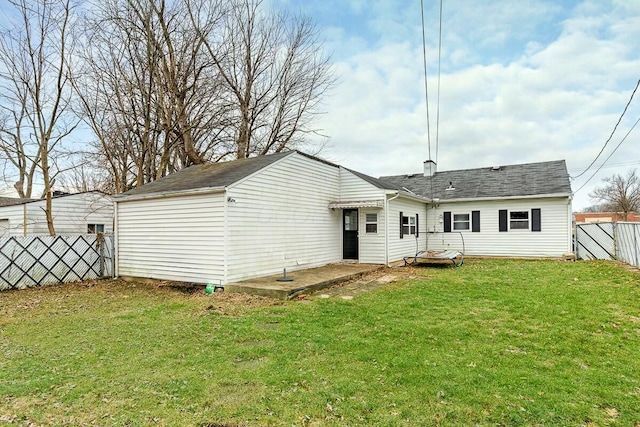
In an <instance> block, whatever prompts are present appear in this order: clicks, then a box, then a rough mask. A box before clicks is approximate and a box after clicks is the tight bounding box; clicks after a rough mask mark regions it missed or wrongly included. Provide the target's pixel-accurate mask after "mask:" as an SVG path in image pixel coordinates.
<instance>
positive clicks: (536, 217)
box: [531, 209, 542, 231]
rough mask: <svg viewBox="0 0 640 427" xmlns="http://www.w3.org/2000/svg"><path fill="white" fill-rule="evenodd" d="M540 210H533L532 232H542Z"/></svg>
mask: <svg viewBox="0 0 640 427" xmlns="http://www.w3.org/2000/svg"><path fill="white" fill-rule="evenodd" d="M540 220H541V218H540V209H531V231H542V224H541V221H540Z"/></svg>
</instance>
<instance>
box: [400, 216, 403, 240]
mask: <svg viewBox="0 0 640 427" xmlns="http://www.w3.org/2000/svg"><path fill="white" fill-rule="evenodd" d="M400 238H401V239H402V238H403V234H402V212H400Z"/></svg>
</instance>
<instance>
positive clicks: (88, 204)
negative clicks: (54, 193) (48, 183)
mask: <svg viewBox="0 0 640 427" xmlns="http://www.w3.org/2000/svg"><path fill="white" fill-rule="evenodd" d="M45 205H46V202H45V201H44V200H38V201H35V202H29V203H25V204H22V205H13V206H2V207H0V218H2V219H6V220H7V222H8V229H7V230H5V233H4V236H5V237H7V236H22V235H23V234H24V223H25V216H26V223H27V234H28V235H32V234H47V235H48V234H49V228H48V227H47V218H46V215H45V211H44V209H45ZM51 205H52V207H53V226H54V228H55V231H56V234H85V233H86V232H87V225H88V224H104V231H105V232H106V233H110V232H112V231H113V203H112V202H111V199H110V198H109V197H107V196H104V195H102V194H100V193H94V192H89V193H79V194H72V195H68V196H60V197H54V198H53V199H52V201H51ZM25 210H26V212H25ZM25 213H26V215H25Z"/></svg>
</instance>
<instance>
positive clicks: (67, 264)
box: [0, 234, 113, 290]
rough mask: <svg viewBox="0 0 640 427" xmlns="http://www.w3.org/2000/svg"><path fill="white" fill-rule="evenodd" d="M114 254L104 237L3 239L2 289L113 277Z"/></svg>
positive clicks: (0, 240)
mask: <svg viewBox="0 0 640 427" xmlns="http://www.w3.org/2000/svg"><path fill="white" fill-rule="evenodd" d="M112 254H113V240H112V239H111V236H103V235H102V234H79V235H64V236H24V237H21V236H14V237H7V238H0V290H6V289H23V288H28V287H34V286H42V285H48V284H54V283H66V282H74V281H78V280H89V279H96V278H100V277H109V276H112V274H113V268H112V265H113V263H112Z"/></svg>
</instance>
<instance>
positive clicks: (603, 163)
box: [573, 80, 640, 194]
mask: <svg viewBox="0 0 640 427" xmlns="http://www.w3.org/2000/svg"><path fill="white" fill-rule="evenodd" d="M638 83H640V80H639V81H638ZM636 88H637V86H636ZM638 123H640V117H638V120H636V122H635V123H634V124H633V126H631V129H629V132H627V133H626V135H625V136H624V137H623V138H622V139H621V140H620V142H619V143H618V145H616V148H614V149H613V151H612V152H611V154H609V156H608V157H607V158H606V159H604V162H602V164H601V165H600V167H599V168H598V169H596V171H595V172H594V173H593V174H592V175H591V176H590V177H589V179H587V180H586V181H585V183H584V184H582V186H581V187H580V188H578V189H577V190H576V191H574V192H573V193H574V194H575V193H577V192H578V191H580V190H582V189H583V188H584V186H585V185H587V183H588V182H589V181H591V179H592V178H593V177H594V176H596V174H597V173H598V172H600V169H602V167H603V166H604V165H605V164H606V163H607V161H608V160H609V159H610V158H611V156H613V153H615V152H616V150H617V149H618V148H620V145H622V143H623V142H624V141H625V140H626V139H627V137H628V136H629V134H630V133H631V131H633V129H634V128H635V127H636V125H637V124H638ZM592 164H593V163H592ZM589 167H591V166H589ZM585 172H586V171H585ZM582 174H584V172H582V173H581V174H580V175H582ZM580 175H578V176H580Z"/></svg>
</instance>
